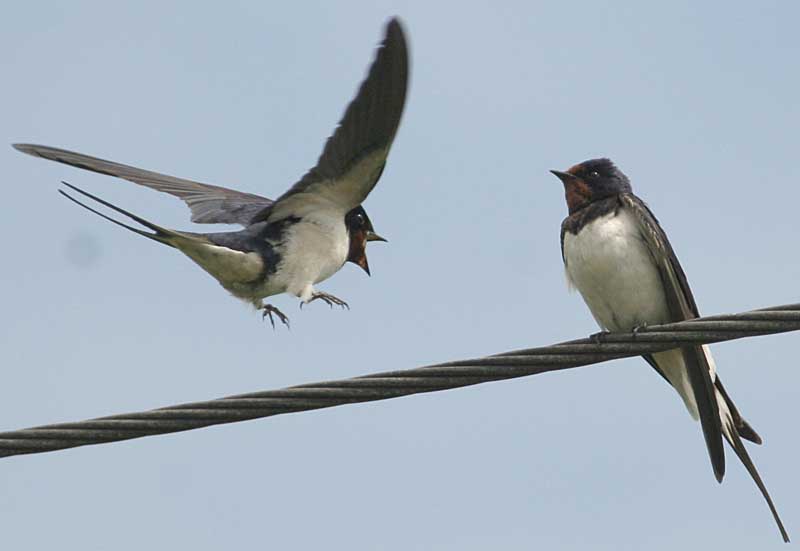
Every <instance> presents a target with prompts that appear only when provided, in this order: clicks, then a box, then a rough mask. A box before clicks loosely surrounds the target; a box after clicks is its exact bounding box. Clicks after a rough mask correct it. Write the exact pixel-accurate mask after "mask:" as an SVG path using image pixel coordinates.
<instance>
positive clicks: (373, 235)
mask: <svg viewBox="0 0 800 551" xmlns="http://www.w3.org/2000/svg"><path fill="white" fill-rule="evenodd" d="M366 239H367V241H383V242H384V243H388V241H387V240H386V239H384V238H383V237H381V236H380V235H378V234H377V233H375V232H374V231H368V232H367V237H366Z"/></svg>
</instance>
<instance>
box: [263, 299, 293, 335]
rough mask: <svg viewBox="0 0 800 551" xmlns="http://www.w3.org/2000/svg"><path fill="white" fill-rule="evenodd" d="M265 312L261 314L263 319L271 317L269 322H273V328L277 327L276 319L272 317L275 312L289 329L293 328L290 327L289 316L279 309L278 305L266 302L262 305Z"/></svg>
mask: <svg viewBox="0 0 800 551" xmlns="http://www.w3.org/2000/svg"><path fill="white" fill-rule="evenodd" d="M261 309H262V310H264V312H263V313H262V314H261V319H265V318H267V317H269V322H270V323H271V324H272V328H273V329H275V319H274V318H273V317H272V315H273V314H275V316H277V318H278V319H279V320H281V323H283V324H284V325H285V326H286V328H287V329H291V327H289V318H287V317H286V314H284V313H283V312H281V311H280V310H278V308H277V307H275V306H273V305H272V304H265V305H264V306H262V307H261Z"/></svg>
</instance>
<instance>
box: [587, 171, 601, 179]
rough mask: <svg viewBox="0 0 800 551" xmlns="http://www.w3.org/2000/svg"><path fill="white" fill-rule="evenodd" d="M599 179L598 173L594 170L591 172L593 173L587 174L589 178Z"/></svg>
mask: <svg viewBox="0 0 800 551" xmlns="http://www.w3.org/2000/svg"><path fill="white" fill-rule="evenodd" d="M599 177H600V173H599V172H597V171H596V170H593V171H591V172H590V173H589V178H599Z"/></svg>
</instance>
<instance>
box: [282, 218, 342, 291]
mask: <svg viewBox="0 0 800 551" xmlns="http://www.w3.org/2000/svg"><path fill="white" fill-rule="evenodd" d="M349 243H350V241H349V238H348V236H347V228H346V227H345V225H344V214H340V213H338V212H337V213H327V212H315V213H314V214H313V215H312V214H309V215H306V216H304V217H303V219H302V220H301V221H300V222H298V223H297V224H294V225H292V226H291V227H290V228H289V229H288V232H287V236H286V240H285V242H284V247H283V248H282V259H281V263H280V265H279V271H278V273H276V274H275V281H274V284H276V285H279V286H281V287H283V288H284V289H285V290H286V291H287V292H289V293H292V294H294V295H298V296H299V295H301V294H303V293H304V291H305V290H307V289H308V288H310V286H312V285H313V284H315V283H319V282H320V281H324V280H326V279H328V278H329V277H331V276H332V275H333V274H335V273H336V272H338V271H339V269H340V268H341V267H342V266H343V265H344V263H345V261H346V260H347V253H348V250H349ZM305 294H307V292H306V293H305Z"/></svg>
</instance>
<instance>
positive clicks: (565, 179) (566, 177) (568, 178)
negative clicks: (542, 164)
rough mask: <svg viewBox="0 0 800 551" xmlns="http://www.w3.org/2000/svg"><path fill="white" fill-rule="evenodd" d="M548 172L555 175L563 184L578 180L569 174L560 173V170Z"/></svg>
mask: <svg viewBox="0 0 800 551" xmlns="http://www.w3.org/2000/svg"><path fill="white" fill-rule="evenodd" d="M550 172H552V173H553V174H555V175H556V176H557V177H558V179H559V180H561V181H562V182H564V183H565V184H566V183H567V182H571V181H573V180H577V179H578V177H577V176H574V175H572V174H570V173H569V172H561V171H560V170H551V171H550Z"/></svg>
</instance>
